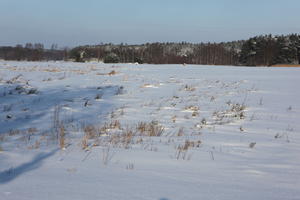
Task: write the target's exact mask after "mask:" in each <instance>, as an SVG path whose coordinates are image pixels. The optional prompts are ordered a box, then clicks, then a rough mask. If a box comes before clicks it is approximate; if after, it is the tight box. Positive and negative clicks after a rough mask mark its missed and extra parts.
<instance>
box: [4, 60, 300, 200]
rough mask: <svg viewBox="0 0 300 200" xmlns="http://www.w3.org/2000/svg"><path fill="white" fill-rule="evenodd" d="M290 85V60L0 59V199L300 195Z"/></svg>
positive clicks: (298, 118) (299, 82) (299, 121)
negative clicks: (276, 64)
mask: <svg viewBox="0 0 300 200" xmlns="http://www.w3.org/2000/svg"><path fill="white" fill-rule="evenodd" d="M299 86H300V68H267V67H257V68H252V67H230V66H196V65H186V66H183V65H135V64H102V63H72V62H8V61H0V199H1V200H41V199H42V200H48V199H49V200H53V199H55V200H82V199H86V200H90V199H91V200H93V199H95V200H96V199H103V200H148V199H149V200H152V199H153V200H189V199H216V200H217V199H218V200H225V199H226V200H227V199H228V200H234V199H243V200H254V199H272V200H292V199H293V200H296V199H300V133H299V131H300V92H299Z"/></svg>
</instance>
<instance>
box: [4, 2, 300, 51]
mask: <svg viewBox="0 0 300 200" xmlns="http://www.w3.org/2000/svg"><path fill="white" fill-rule="evenodd" d="M269 33H271V34H288V33H300V0H0V46H3V45H16V44H25V43H26V42H33V43H35V42H41V43H44V44H45V45H46V46H50V45H51V44H52V43H56V44H58V45H59V46H60V47H63V46H69V47H73V46H76V45H80V44H98V43H100V42H104V43H107V42H112V43H121V42H123V43H129V44H139V43H146V42H156V41H158V42H162V41H165V42H166V41H169V42H180V41H187V42H207V41H211V42H220V41H231V40H238V39H247V38H248V37H251V36H255V35H260V34H269Z"/></svg>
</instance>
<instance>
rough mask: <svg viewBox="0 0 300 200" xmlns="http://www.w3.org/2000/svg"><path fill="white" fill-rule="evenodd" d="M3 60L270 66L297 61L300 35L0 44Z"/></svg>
mask: <svg viewBox="0 0 300 200" xmlns="http://www.w3.org/2000/svg"><path fill="white" fill-rule="evenodd" d="M0 59H4V60H18V61H22V60H27V61H42V60H73V61H76V62H85V61H99V62H100V61H102V62H105V63H136V62H137V63H149V64H183V63H186V64H202V65H245V66H270V65H275V64H300V35H298V34H290V35H285V36H284V35H281V36H272V35H264V36H256V37H253V38H250V39H248V40H239V41H233V42H221V43H199V44H192V43H186V42H181V43H146V44H141V45H128V44H118V45H116V44H99V45H86V46H78V47H75V48H73V49H67V48H65V49H58V48H57V45H52V46H51V48H50V49H45V48H44V46H43V44H39V43H38V44H31V43H27V44H26V45H24V46H22V45H17V46H15V47H0Z"/></svg>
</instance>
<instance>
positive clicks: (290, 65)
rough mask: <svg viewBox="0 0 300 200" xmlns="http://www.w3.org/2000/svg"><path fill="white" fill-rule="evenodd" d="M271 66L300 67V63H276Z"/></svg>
mask: <svg viewBox="0 0 300 200" xmlns="http://www.w3.org/2000/svg"><path fill="white" fill-rule="evenodd" d="M271 67H300V64H277V65H272V66H271Z"/></svg>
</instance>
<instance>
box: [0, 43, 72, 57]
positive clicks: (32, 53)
mask: <svg viewBox="0 0 300 200" xmlns="http://www.w3.org/2000/svg"><path fill="white" fill-rule="evenodd" d="M0 59H4V60H17V61H22V60H27V61H42V60H67V59H68V50H67V49H58V47H57V45H52V46H51V49H45V48H44V45H43V44H41V43H36V44H32V43H27V44H25V45H24V46H23V45H21V44H18V45H16V46H15V47H10V46H6V47H0Z"/></svg>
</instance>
